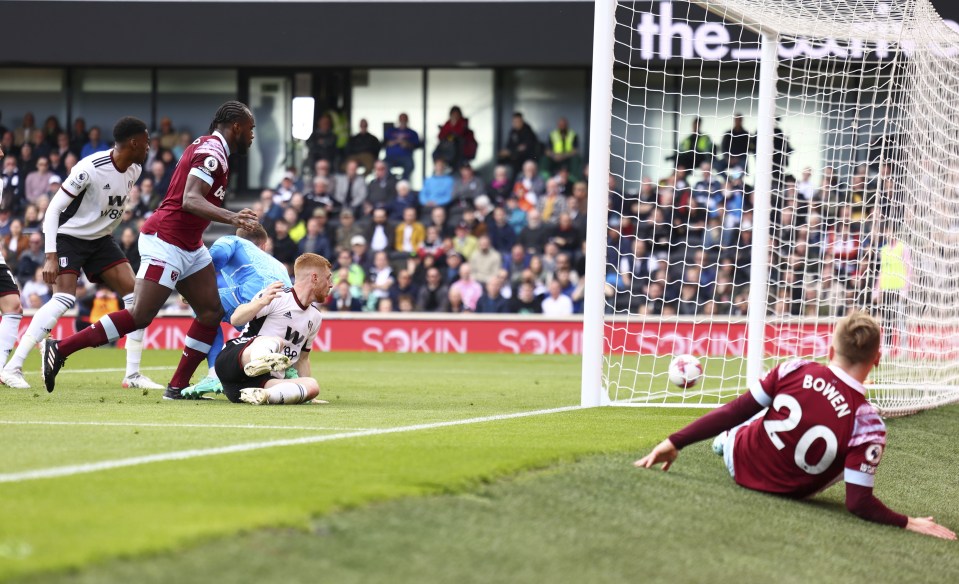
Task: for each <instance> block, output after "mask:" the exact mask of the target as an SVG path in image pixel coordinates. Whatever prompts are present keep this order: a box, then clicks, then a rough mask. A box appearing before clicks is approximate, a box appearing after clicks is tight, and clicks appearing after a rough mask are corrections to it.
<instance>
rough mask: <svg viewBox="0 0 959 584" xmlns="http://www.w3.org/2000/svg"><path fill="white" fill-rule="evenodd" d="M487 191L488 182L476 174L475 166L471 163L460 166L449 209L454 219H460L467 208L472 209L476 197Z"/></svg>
mask: <svg viewBox="0 0 959 584" xmlns="http://www.w3.org/2000/svg"><path fill="white" fill-rule="evenodd" d="M485 193H486V183H484V182H483V179H481V178H480V177H478V176H476V173H475V172H474V171H473V167H472V166H470V165H469V163H464V164H463V165H462V166H460V177H459V180H457V181H456V182H455V183H454V185H453V193H452V201H451V205H450V209H449V210H450V216H451V218H452V219H453V221H458V220H459V217H461V216H462V215H463V211H465V210H466V209H472V208H473V201H474V200H475V199H476V197H478V196H480V195H483V194H485Z"/></svg>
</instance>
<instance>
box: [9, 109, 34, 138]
mask: <svg viewBox="0 0 959 584" xmlns="http://www.w3.org/2000/svg"><path fill="white" fill-rule="evenodd" d="M36 123H37V122H36V119H35V118H34V117H33V112H27V113H25V114H23V120H21V122H20V127H19V128H17V129H15V130H14V131H13V143H14V145H16V146H23V145H24V144H26V143H27V142H29V141H30V136H32V135H33V131H34V130H36V129H37V127H36Z"/></svg>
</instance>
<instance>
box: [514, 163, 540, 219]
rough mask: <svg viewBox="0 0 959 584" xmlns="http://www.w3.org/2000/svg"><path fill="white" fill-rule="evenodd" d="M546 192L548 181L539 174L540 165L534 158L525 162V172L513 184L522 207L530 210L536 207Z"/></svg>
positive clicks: (515, 194)
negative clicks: (544, 180)
mask: <svg viewBox="0 0 959 584" xmlns="http://www.w3.org/2000/svg"><path fill="white" fill-rule="evenodd" d="M545 192H546V183H545V182H543V179H542V177H540V176H539V167H538V166H536V163H535V162H533V161H532V160H527V161H526V162H525V163H524V164H523V173H522V174H521V175H520V176H519V177H518V178H517V179H516V182H515V183H514V184H513V195H514V196H515V197H516V199H517V200H518V201H519V207H520V209H522V210H524V211H529V210H530V209H534V208H536V202H537V201H538V200H539V198H540V197H541V196H543V194H544V193H545Z"/></svg>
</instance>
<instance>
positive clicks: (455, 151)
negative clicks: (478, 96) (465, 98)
mask: <svg viewBox="0 0 959 584" xmlns="http://www.w3.org/2000/svg"><path fill="white" fill-rule="evenodd" d="M439 141H440V143H439V145H438V146H437V147H436V149H435V150H434V151H433V160H443V161H445V162H446V164H448V165H449V166H450V167H451V168H459V166H460V165H461V164H462V163H463V162H467V161H470V160H473V159H474V158H476V147H477V145H476V138H475V137H474V136H473V131H472V130H470V128H469V120H467V119H466V118H464V117H463V110H461V109H460V108H459V106H456V105H454V106H453V107H452V108H450V117H449V119H448V120H447V121H446V123H445V124H443V126H442V127H440V134H439Z"/></svg>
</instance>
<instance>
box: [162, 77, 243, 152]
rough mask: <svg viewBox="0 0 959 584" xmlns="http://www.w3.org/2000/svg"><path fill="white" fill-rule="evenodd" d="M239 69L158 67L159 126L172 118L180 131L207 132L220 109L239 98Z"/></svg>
mask: <svg viewBox="0 0 959 584" xmlns="http://www.w3.org/2000/svg"><path fill="white" fill-rule="evenodd" d="M236 95H237V73H236V70H235V69H159V70H157V109H156V111H157V117H158V118H159V119H157V120H156V123H157V125H158V126H159V123H160V119H162V118H170V121H171V122H172V124H173V128H174V129H175V130H176V131H177V132H187V133H188V134H190V135H191V136H192V137H193V138H196V137H197V136H201V135H203V134H205V133H206V131H207V129H208V128H209V126H210V121H211V120H212V119H213V114H214V113H216V110H217V108H219V107H220V105H222V104H223V102H225V101H229V100H231V99H236Z"/></svg>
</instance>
